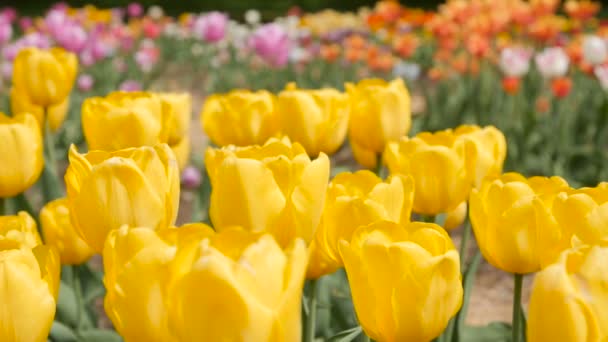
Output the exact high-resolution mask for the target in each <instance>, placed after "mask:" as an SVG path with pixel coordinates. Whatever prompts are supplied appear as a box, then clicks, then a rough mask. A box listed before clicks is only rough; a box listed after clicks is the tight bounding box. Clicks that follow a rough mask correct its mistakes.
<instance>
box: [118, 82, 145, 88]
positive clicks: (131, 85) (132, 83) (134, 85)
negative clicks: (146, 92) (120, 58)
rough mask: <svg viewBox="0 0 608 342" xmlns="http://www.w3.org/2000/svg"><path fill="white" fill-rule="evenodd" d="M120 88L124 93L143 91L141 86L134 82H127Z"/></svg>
mask: <svg viewBox="0 0 608 342" xmlns="http://www.w3.org/2000/svg"><path fill="white" fill-rule="evenodd" d="M118 88H119V89H120V90H124V91H140V90H141V89H142V87H141V84H140V83H139V82H137V81H134V80H126V81H124V82H122V83H121V84H120V86H119V87H118Z"/></svg>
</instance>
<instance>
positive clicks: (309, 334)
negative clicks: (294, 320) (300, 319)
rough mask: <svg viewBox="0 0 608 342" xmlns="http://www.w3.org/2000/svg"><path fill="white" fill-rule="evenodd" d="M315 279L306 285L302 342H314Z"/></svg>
mask: <svg viewBox="0 0 608 342" xmlns="http://www.w3.org/2000/svg"><path fill="white" fill-rule="evenodd" d="M318 283H319V281H318V280H317V279H312V280H310V281H309V283H308V285H309V288H308V290H309V291H308V317H307V319H306V328H305V329H306V330H305V331H304V342H313V341H314V340H315V332H316V330H315V324H316V322H317V284H318Z"/></svg>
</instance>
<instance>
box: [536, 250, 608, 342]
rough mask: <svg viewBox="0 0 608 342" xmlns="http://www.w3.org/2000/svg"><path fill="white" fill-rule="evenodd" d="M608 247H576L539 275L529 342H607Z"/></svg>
mask: <svg viewBox="0 0 608 342" xmlns="http://www.w3.org/2000/svg"><path fill="white" fill-rule="evenodd" d="M606 260H608V247H602V246H593V247H591V246H579V247H575V248H574V249H571V250H567V251H565V252H564V253H563V254H562V255H561V257H560V259H559V261H558V262H556V263H555V264H552V265H550V266H548V267H547V268H545V269H543V270H542V271H540V272H539V273H538V274H537V275H536V277H535V279H534V285H533V287H532V295H531V297H530V309H529V314H528V331H527V337H528V341H530V342H545V341H561V342H582V341H587V342H591V341H598V342H599V341H606V340H608V291H607V288H608V263H606Z"/></svg>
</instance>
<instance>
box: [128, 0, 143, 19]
mask: <svg viewBox="0 0 608 342" xmlns="http://www.w3.org/2000/svg"><path fill="white" fill-rule="evenodd" d="M127 14H128V15H129V16H130V17H140V16H141V15H142V14H144V7H143V6H142V5H141V4H140V3H137V2H132V3H130V4H129V5H128V6H127Z"/></svg>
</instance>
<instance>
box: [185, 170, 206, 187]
mask: <svg viewBox="0 0 608 342" xmlns="http://www.w3.org/2000/svg"><path fill="white" fill-rule="evenodd" d="M202 178H203V177H202V176H201V172H200V171H199V170H198V169H197V168H195V167H194V166H187V167H186V168H185V169H184V171H183V172H182V184H183V185H184V186H185V187H186V188H187V189H196V188H198V187H199V186H200V185H201V181H202Z"/></svg>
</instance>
